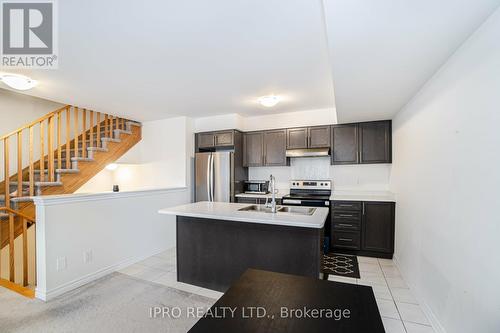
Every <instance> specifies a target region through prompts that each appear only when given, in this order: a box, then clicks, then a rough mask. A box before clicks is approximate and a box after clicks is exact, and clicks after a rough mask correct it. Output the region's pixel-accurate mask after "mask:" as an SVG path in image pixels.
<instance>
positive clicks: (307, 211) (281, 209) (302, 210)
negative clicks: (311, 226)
mask: <svg viewBox="0 0 500 333" xmlns="http://www.w3.org/2000/svg"><path fill="white" fill-rule="evenodd" d="M238 210H239V211H244V212H262V213H271V208H269V207H266V206H265V205H251V206H247V207H243V208H240V209H238ZM315 211H316V208H310V207H290V206H276V214H293V215H312V214H314V212H315Z"/></svg>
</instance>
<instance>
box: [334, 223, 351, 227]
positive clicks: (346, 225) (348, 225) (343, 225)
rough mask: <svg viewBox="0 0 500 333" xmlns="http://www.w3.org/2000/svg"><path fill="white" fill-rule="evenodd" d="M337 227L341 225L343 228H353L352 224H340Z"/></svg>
mask: <svg viewBox="0 0 500 333" xmlns="http://www.w3.org/2000/svg"><path fill="white" fill-rule="evenodd" d="M337 225H340V226H342V227H353V225H352V224H347V223H338V224H337Z"/></svg>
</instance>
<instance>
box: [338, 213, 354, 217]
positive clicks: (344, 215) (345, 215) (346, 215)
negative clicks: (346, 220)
mask: <svg viewBox="0 0 500 333" xmlns="http://www.w3.org/2000/svg"><path fill="white" fill-rule="evenodd" d="M339 216H340V217H354V215H352V214H339Z"/></svg>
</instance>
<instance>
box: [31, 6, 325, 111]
mask: <svg viewBox="0 0 500 333" xmlns="http://www.w3.org/2000/svg"><path fill="white" fill-rule="evenodd" d="M58 4H59V18H60V20H59V61H60V63H59V69H57V70H51V71H48V70H37V71H31V72H30V71H24V72H22V73H25V74H28V75H30V76H32V77H33V78H34V79H36V80H39V81H40V85H39V86H38V87H36V88H35V89H33V90H31V91H29V92H27V93H28V94H31V95H35V96H39V97H43V98H46V99H50V100H54V101H59V102H63V103H68V104H73V105H78V106H81V107H88V108H92V109H94V110H97V111H102V112H111V113H115V114H121V115H125V116H128V117H130V118H133V119H137V120H152V119H162V118H166V117H171V116H174V115H188V116H208V115H214V114H224V113H235V112H237V113H241V114H252V115H258V114H268V113H275V112H285V111H299V110H307V109H320V108H327V107H329V108H333V106H334V97H333V83H332V79H331V71H330V70H329V65H328V61H329V57H328V47H327V44H326V36H325V30H324V24H323V21H322V6H321V1H320V0H316V1H311V0H298V1H285V0H281V1H280V0H271V1H270V0H253V1H247V0H216V1H179V0H177V1H172V0H169V1H165V0H154V1H153V0H149V1H123V0H106V1H102V0H85V1H78V0H71V1H70V0H64V1H58ZM271 93H274V94H277V95H283V98H284V100H283V102H282V103H280V104H278V106H276V107H274V108H272V109H267V108H264V107H261V106H260V105H258V104H257V103H256V99H257V97H259V96H262V95H266V94H271Z"/></svg>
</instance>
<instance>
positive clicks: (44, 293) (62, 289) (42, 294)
mask: <svg viewBox="0 0 500 333" xmlns="http://www.w3.org/2000/svg"><path fill="white" fill-rule="evenodd" d="M166 250H168V248H167V249H161V250H157V251H152V252H151V253H150V254H147V255H142V256H138V257H132V258H129V259H126V260H124V261H122V262H119V263H117V264H114V265H111V266H108V267H105V268H102V269H99V270H97V271H95V272H93V273H90V274H87V275H84V276H82V277H80V278H77V279H74V280H73V281H70V282H67V283H65V284H62V285H60V286H58V287H56V288H53V289H51V290H41V288H38V287H37V288H36V289H35V297H36V298H37V299H39V300H42V301H44V302H47V301H50V300H52V299H54V298H55V297H57V296H60V295H62V294H64V293H67V292H68V291H71V290H74V289H76V288H79V287H81V286H83V285H86V284H87V283H89V282H92V281H95V280H97V279H100V278H101V277H103V276H106V275H108V274H111V273H113V272H116V271H118V270H120V269H123V268H125V267H127V266H130V265H132V264H135V263H137V262H139V261H142V260H144V259H147V258H149V257H151V256H154V255H156V254H159V253H162V252H164V251H166Z"/></svg>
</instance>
